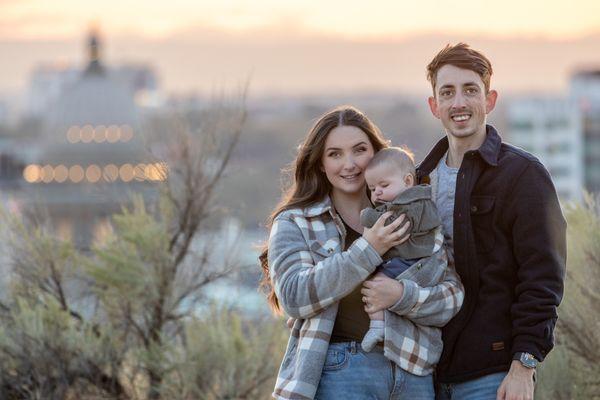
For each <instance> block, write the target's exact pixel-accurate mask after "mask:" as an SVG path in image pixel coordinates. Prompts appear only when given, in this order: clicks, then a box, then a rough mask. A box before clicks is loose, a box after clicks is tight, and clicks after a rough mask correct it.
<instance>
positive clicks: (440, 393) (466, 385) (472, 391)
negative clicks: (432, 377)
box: [435, 372, 506, 400]
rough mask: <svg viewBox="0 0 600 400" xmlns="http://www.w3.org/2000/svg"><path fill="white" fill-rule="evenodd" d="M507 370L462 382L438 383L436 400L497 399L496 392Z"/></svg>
mask: <svg viewBox="0 0 600 400" xmlns="http://www.w3.org/2000/svg"><path fill="white" fill-rule="evenodd" d="M505 376H506V372H497V373H495V374H490V375H485V376H482V377H481V378H476V379H472V380H470V381H466V382H460V383H438V384H437V385H436V391H435V398H436V400H457V399H460V400H496V393H497V392H498V388H499V387H500V385H501V384H502V381H503V380H504V377H505Z"/></svg>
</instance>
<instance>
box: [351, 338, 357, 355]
mask: <svg viewBox="0 0 600 400" xmlns="http://www.w3.org/2000/svg"><path fill="white" fill-rule="evenodd" d="M350 354H356V341H354V340H353V341H351V342H350Z"/></svg>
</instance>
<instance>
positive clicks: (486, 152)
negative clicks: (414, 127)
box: [417, 125, 502, 178]
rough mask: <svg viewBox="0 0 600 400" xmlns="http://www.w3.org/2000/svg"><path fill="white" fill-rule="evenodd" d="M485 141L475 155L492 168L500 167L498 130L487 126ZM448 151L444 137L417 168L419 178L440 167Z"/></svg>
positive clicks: (446, 137)
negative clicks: (441, 160) (439, 164)
mask: <svg viewBox="0 0 600 400" xmlns="http://www.w3.org/2000/svg"><path fill="white" fill-rule="evenodd" d="M485 131H486V133H485V141H484V142H483V144H482V145H481V147H479V148H478V149H477V150H474V151H473V153H477V154H479V156H480V157H481V159H482V160H483V161H485V162H486V163H487V164H488V165H490V166H493V167H495V166H497V165H498V156H499V154H500V145H501V144H502V138H501V137H500V135H499V134H498V131H497V130H496V128H494V127H493V126H491V125H486V126H485ZM447 151H448V136H444V137H443V138H442V139H440V141H438V142H437V143H436V144H435V146H433V148H432V149H431V151H430V152H429V154H428V155H427V156H426V157H425V159H424V160H423V161H422V162H421V163H420V164H419V165H418V166H417V171H418V172H417V177H418V178H420V177H423V176H426V175H429V173H430V172H431V171H433V170H434V169H435V167H436V166H437V165H438V163H439V161H440V159H441V158H442V157H443V156H444V154H446V152H447Z"/></svg>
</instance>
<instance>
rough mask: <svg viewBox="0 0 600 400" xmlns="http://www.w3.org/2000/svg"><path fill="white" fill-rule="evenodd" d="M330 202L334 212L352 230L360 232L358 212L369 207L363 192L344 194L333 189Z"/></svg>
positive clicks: (365, 194) (369, 204)
mask: <svg viewBox="0 0 600 400" xmlns="http://www.w3.org/2000/svg"><path fill="white" fill-rule="evenodd" d="M331 202H332V203H333V207H334V208H335V210H336V212H337V213H338V214H339V215H340V216H341V217H342V219H343V220H344V221H345V222H346V223H347V224H348V225H349V226H350V227H351V228H352V229H354V230H356V231H357V232H362V226H361V224H360V212H361V210H362V209H364V208H366V207H370V206H371V203H370V202H369V198H368V197H367V193H366V192H365V191H364V190H360V191H359V192H358V193H345V192H340V191H337V190H335V189H334V190H332V192H331Z"/></svg>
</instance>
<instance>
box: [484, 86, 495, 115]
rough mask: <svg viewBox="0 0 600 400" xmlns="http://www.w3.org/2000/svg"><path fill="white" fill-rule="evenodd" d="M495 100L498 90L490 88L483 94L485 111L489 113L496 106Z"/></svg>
mask: <svg viewBox="0 0 600 400" xmlns="http://www.w3.org/2000/svg"><path fill="white" fill-rule="evenodd" d="M496 100H498V92H497V91H495V90H490V91H489V92H488V94H487V95H486V96H485V113H486V114H489V113H491V112H492V110H493V109H494V107H496Z"/></svg>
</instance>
